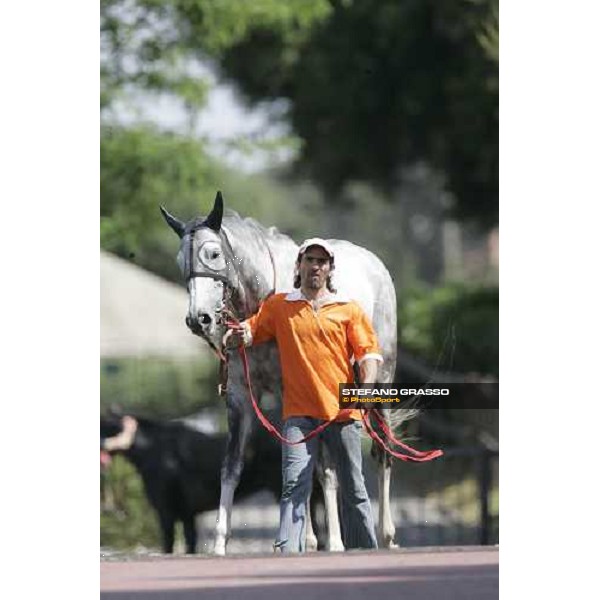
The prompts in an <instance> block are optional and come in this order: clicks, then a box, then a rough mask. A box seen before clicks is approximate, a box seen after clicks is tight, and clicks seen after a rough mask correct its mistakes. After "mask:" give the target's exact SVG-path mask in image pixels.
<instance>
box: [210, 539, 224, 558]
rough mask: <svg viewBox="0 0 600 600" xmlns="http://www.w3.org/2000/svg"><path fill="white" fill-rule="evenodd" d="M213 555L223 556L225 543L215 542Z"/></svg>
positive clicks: (222, 541)
mask: <svg viewBox="0 0 600 600" xmlns="http://www.w3.org/2000/svg"><path fill="white" fill-rule="evenodd" d="M213 554H214V555H215V556H225V541H224V540H216V541H215V547H214V548H213Z"/></svg>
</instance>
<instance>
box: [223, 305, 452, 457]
mask: <svg viewBox="0 0 600 600" xmlns="http://www.w3.org/2000/svg"><path fill="white" fill-rule="evenodd" d="M228 316H229V317H230V318H231V320H230V321H228V322H227V325H228V326H229V327H233V328H239V327H240V323H239V321H238V320H237V319H236V318H235V317H234V316H233V315H232V314H231V313H229V315H228ZM238 350H239V353H240V356H241V358H242V365H243V368H244V378H245V379H246V385H247V386H248V393H249V395H250V401H251V402H252V407H253V408H254V412H255V413H256V416H257V417H258V420H259V421H260V422H261V424H262V426H263V427H264V428H265V429H266V430H267V431H268V432H269V433H270V434H271V435H273V437H276V438H277V439H278V440H279V441H280V442H282V443H283V444H287V445H288V446H294V445H296V444H302V443H304V442H307V441H308V440H311V439H312V438H314V437H315V436H317V435H319V433H321V431H323V430H324V429H326V428H327V427H329V426H330V425H331V424H332V423H333V422H334V421H335V420H336V417H334V418H333V419H330V420H329V421H324V422H323V423H321V424H320V425H319V426H317V427H315V429H313V430H312V431H311V432H309V433H308V434H307V435H306V436H304V437H303V438H302V439H300V440H296V441H292V440H290V439H288V438H286V437H285V436H283V435H282V434H281V433H280V432H279V431H278V430H277V428H276V427H275V426H274V425H273V423H271V422H270V421H269V419H267V417H266V416H265V415H264V413H263V412H262V411H261V410H260V407H259V406H258V402H257V401H256V398H255V396H254V392H253V391H252V382H251V380H250V366H249V363H248V355H247V354H246V348H245V346H244V345H243V344H242V345H241V346H240V347H239V348H238ZM361 414H362V417H363V423H364V424H365V429H366V430H367V433H368V434H369V436H370V437H371V439H372V440H373V441H374V442H375V443H377V444H378V445H379V447H380V448H382V449H383V450H384V451H385V452H387V453H388V454H390V455H391V456H393V457H395V458H398V459H400V460H403V461H412V462H426V461H429V460H433V459H434V458H438V457H439V456H442V455H443V454H444V452H443V451H442V450H430V451H428V452H422V451H420V450H416V449H415V448H411V447H410V446H409V445H408V444H405V443H404V442H401V441H400V440H398V439H396V437H395V436H394V434H393V432H392V430H391V429H390V428H389V426H388V425H387V423H386V422H385V420H384V418H383V417H382V416H381V415H380V414H379V413H378V412H377V411H376V410H373V411H366V410H364V409H361ZM371 414H374V415H375V419H376V421H377V424H378V425H379V426H380V427H381V430H382V431H383V433H384V435H385V437H387V439H388V440H389V441H390V442H391V443H392V444H395V445H396V446H399V447H400V448H402V449H403V450H405V451H406V452H408V454H403V453H402V452H397V451H395V450H393V449H392V448H390V446H389V445H388V444H387V443H386V442H385V441H384V440H383V439H381V437H380V436H379V434H378V433H377V431H375V429H374V428H373V425H372V424H371V418H370V415H371Z"/></svg>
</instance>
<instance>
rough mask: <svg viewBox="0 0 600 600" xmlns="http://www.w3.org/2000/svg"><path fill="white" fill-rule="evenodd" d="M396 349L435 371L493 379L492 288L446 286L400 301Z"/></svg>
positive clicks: (411, 294)
mask: <svg viewBox="0 0 600 600" xmlns="http://www.w3.org/2000/svg"><path fill="white" fill-rule="evenodd" d="M398 326H399V339H400V343H401V345H402V346H403V347H404V348H406V349H407V350H408V351H409V352H412V353H414V354H415V355H417V356H418V357H420V358H421V359H423V360H425V361H427V362H428V363H429V364H430V365H432V366H436V367H438V368H439V369H440V370H454V371H458V372H461V373H468V372H476V373H482V374H491V375H495V376H498V288H497V287H483V286H472V285H466V284H448V285H445V286H442V287H439V288H436V289H433V290H426V289H423V288H414V289H411V290H407V291H406V292H405V293H404V294H403V295H402V297H401V304H400V306H399V313H398Z"/></svg>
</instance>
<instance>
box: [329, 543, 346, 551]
mask: <svg viewBox="0 0 600 600" xmlns="http://www.w3.org/2000/svg"><path fill="white" fill-rule="evenodd" d="M327 550H328V552H344V551H345V550H346V548H344V544H342V543H341V542H340V543H337V542H335V543H333V544H331V545H330V546H329V548H327Z"/></svg>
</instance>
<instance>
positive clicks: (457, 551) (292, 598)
mask: <svg viewBox="0 0 600 600" xmlns="http://www.w3.org/2000/svg"><path fill="white" fill-rule="evenodd" d="M498 583H499V582H498V549H497V548H491V547H473V546H470V547H464V548H447V547H446V548H421V549H418V550H416V549H412V550H397V551H373V552H345V553H343V554H330V553H322V552H319V553H314V554H306V555H303V556H281V555H273V554H271V555H261V556H251V557H250V556H244V557H242V556H235V557H227V558H214V557H156V558H154V557H153V558H150V557H147V558H143V559H140V558H137V559H133V560H125V559H123V558H120V559H114V558H113V559H110V560H104V561H103V562H101V564H100V589H101V593H100V597H101V600H196V599H198V598H202V599H207V600H226V599H227V600H229V599H231V598H243V599H244V600H312V599H315V600H321V599H322V600H339V599H341V598H342V597H343V600H355V599H356V600H358V599H361V600H362V599H364V598H367V597H369V596H372V597H373V598H376V599H377V600H388V599H389V600H391V599H394V600H399V599H403V598H410V600H437V599H438V598H439V599H440V600H442V599H443V600H455V599H456V600H458V599H460V600H463V599H464V600H471V599H476V600H497V598H498Z"/></svg>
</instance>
